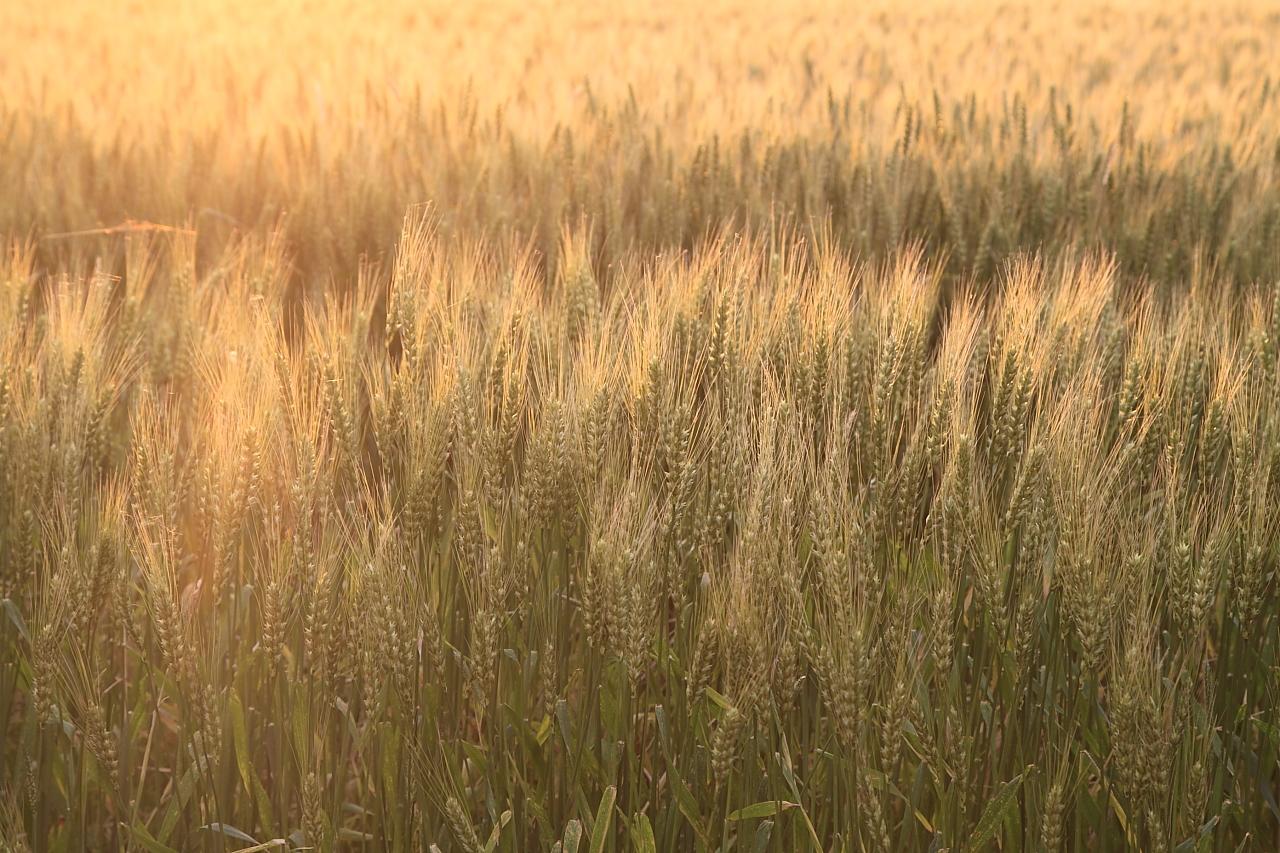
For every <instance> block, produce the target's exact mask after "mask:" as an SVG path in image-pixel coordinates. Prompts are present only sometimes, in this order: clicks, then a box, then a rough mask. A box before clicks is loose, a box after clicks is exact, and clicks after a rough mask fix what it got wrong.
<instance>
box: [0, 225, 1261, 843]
mask: <svg viewBox="0 0 1280 853" xmlns="http://www.w3.org/2000/svg"><path fill="white" fill-rule="evenodd" d="M584 238H585V235H581V234H574V233H569V234H567V235H566V236H565V238H564V241H563V243H562V247H561V252H562V257H563V258H564V262H563V263H562V264H561V267H560V271H559V273H558V275H557V276H556V278H555V280H554V281H553V282H551V283H550V284H549V285H543V284H542V283H541V280H540V279H539V278H538V277H537V275H536V274H535V272H534V269H533V267H532V266H531V261H530V259H529V258H528V257H527V256H526V255H524V254H522V253H521V252H518V251H514V250H513V251H508V250H503V249H497V248H494V244H493V243H492V242H490V243H488V244H487V246H488V248H484V247H482V246H480V245H475V246H467V245H460V244H458V243H457V242H456V241H453V242H450V243H449V244H448V245H445V244H443V243H441V242H440V241H438V240H436V239H435V238H434V236H433V235H432V232H431V228H430V227H429V226H428V225H427V224H425V221H424V219H423V218H422V217H419V216H417V215H414V216H412V217H411V218H410V219H409V220H408V222H407V224H406V227H405V231H404V233H403V235H402V237H401V239H400V241H399V245H400V248H399V251H398V255H397V258H396V261H395V264H394V269H393V270H390V271H388V272H387V273H386V274H385V275H384V274H381V273H379V272H378V271H376V270H369V271H367V272H366V273H365V274H364V275H363V276H362V278H361V280H360V281H359V282H358V283H356V284H355V285H354V286H352V287H351V288H349V292H350V293H351V294H352V295H351V296H350V297H348V298H339V297H336V296H333V297H329V298H326V299H324V300H323V301H310V302H305V303H303V304H302V305H301V307H300V308H299V306H298V304H297V303H295V302H292V301H290V300H289V299H287V298H286V296H285V284H286V274H287V264H286V263H285V259H284V258H282V257H281V256H280V255H279V251H278V249H277V248H276V247H275V245H274V244H272V243H269V242H268V243H256V242H253V241H250V242H247V243H245V244H244V245H243V246H241V247H240V248H239V249H238V250H236V251H235V252H232V253H230V254H228V255H227V256H226V257H225V259H224V260H223V261H222V263H220V264H218V265H217V266H216V267H214V268H212V269H210V270H208V271H206V272H199V271H198V270H197V267H196V266H195V264H194V260H193V258H194V255H193V252H192V251H191V242H190V238H189V237H188V236H185V235H174V236H171V237H163V238H160V237H157V238H154V239H155V240H156V242H154V243H150V244H149V243H147V242H146V238H145V235H144V236H141V237H140V236H132V237H130V238H129V240H130V241H131V242H130V243H129V246H128V252H127V256H126V257H125V263H124V270H125V272H124V275H123V276H122V277H108V276H105V275H102V274H99V275H88V276H86V277H70V278H68V277H63V278H41V277H37V276H35V275H34V274H33V273H32V271H31V269H30V265H29V263H28V261H27V258H26V256H24V255H23V253H22V252H20V251H15V252H14V253H13V254H12V256H11V258H10V259H9V262H8V263H7V265H6V266H5V268H4V271H3V274H2V289H0V554H3V561H2V562H0V567H2V573H0V591H2V594H3V598H4V614H3V615H4V619H3V630H2V631H0V637H2V638H3V658H0V661H2V662H3V669H2V670H0V720H6V721H8V730H7V732H6V733H5V736H4V741H3V742H4V750H3V752H2V753H0V775H3V778H4V779H5V780H6V785H7V786H8V787H7V789H6V791H5V793H4V809H3V811H2V812H0V819H2V820H3V824H2V828H0V835H3V837H4V838H5V839H7V844H8V845H9V846H11V847H14V848H15V849H17V848H21V847H22V846H23V845H24V844H30V845H32V846H34V847H36V848H38V849H44V848H45V847H51V848H53V849H59V847H60V846H61V847H66V846H68V845H75V846H79V845H80V844H83V845H85V846H87V847H91V848H92V847H110V846H130V847H132V848H134V849H139V850H144V849H145V850H153V851H155V850H167V849H171V848H177V849H192V848H200V847H204V848H212V849H223V848H225V849H238V848H243V847H248V846H252V845H254V844H259V843H268V842H271V840H272V839H279V840H278V841H275V842H272V843H274V844H276V845H281V846H283V845H286V844H287V845H291V846H295V847H313V848H319V849H334V848H344V849H348V848H349V849H398V850H409V849H419V848H424V847H427V846H428V845H431V844H435V845H438V846H439V847H440V849H455V850H468V851H478V850H481V849H484V850H492V849H495V848H497V849H508V850H517V849H534V848H546V847H551V846H553V845H561V846H562V849H564V850H566V851H567V850H572V849H575V848H576V847H577V846H578V844H579V843H580V842H579V839H582V841H581V843H582V844H588V843H589V844H590V845H591V846H592V849H594V850H600V849H625V848H627V847H632V848H635V849H641V850H644V849H648V850H655V849H687V848H694V847H696V848H699V849H717V848H718V849H728V848H729V847H733V848H734V849H755V850H760V849H775V850H792V849H804V848H806V847H810V846H814V847H819V846H820V847H823V848H831V847H839V848H842V849H848V850H852V849H884V850H896V849H929V848H930V847H931V846H932V847H934V848H935V849H936V848H944V847H945V848H950V849H963V850H977V849H981V848H982V847H983V846H984V845H988V844H991V843H993V842H994V843H999V844H1001V845H1002V846H1003V848H1004V849H1009V850H1022V849H1027V850H1030V849H1048V850H1056V849H1060V848H1068V849H1077V848H1085V847H1088V848H1106V849H1118V848H1123V847H1140V848H1142V849H1174V848H1175V847H1176V848H1178V849H1186V850H1189V849H1193V848H1194V849H1201V846H1202V845H1204V846H1207V847H1208V848H1210V849H1214V848H1216V849H1234V848H1235V847H1236V845H1238V844H1241V843H1243V844H1244V845H1245V846H1246V847H1247V846H1249V845H1250V844H1252V845H1261V846H1264V847H1265V846H1267V845H1269V844H1272V843H1274V842H1275V840H1276V838H1277V835H1276V833H1277V822H1276V815H1275V791H1276V789H1277V785H1278V784H1280V771H1278V770H1277V749H1278V747H1280V741H1278V738H1280V735H1278V732H1280V729H1278V728H1277V724H1278V722H1280V721H1278V720H1277V712H1276V707H1277V706H1276V701H1275V700H1276V696H1275V685H1276V683H1277V682H1276V679H1275V675H1276V667H1277V619H1276V609H1277V598H1276V589H1275V568H1276V559H1277V525H1278V522H1280V408H1278V407H1277V406H1276V404H1275V400H1276V399H1277V394H1278V392H1280V375H1278V374H1280V370H1278V367H1280V362H1278V360H1277V351H1278V347H1280V297H1278V296H1277V294H1280V291H1277V290H1275V289H1274V288H1272V289H1257V290H1255V291H1251V292H1249V293H1247V294H1245V295H1243V296H1241V297H1240V298H1237V299H1233V300H1222V299H1217V298H1215V297H1214V294H1215V291H1214V290H1212V288H1209V287H1207V286H1205V287H1203V288H1196V287H1193V288H1192V289H1191V291H1190V292H1189V293H1187V294H1186V295H1185V296H1179V297H1176V298H1168V297H1167V296H1166V295H1165V294H1164V292H1163V291H1156V290H1155V289H1154V288H1151V287H1149V286H1147V285H1144V284H1142V283H1136V284H1135V283H1134V282H1133V281H1131V280H1122V279H1120V278H1118V277H1117V276H1116V274H1115V269H1114V267H1113V266H1112V265H1111V264H1110V263H1109V262H1108V261H1107V260H1105V259H1099V258H1096V257H1078V258H1075V259H1069V260H1064V261H1062V262H1060V263H1054V264H1045V263H1038V262H1036V261H1034V260H1031V259H1023V260H1018V261H1015V262H1012V263H1011V264H1009V265H1008V266H1007V267H1006V268H1005V269H1004V270H1003V271H1002V272H1001V273H1000V274H999V275H998V277H997V280H996V285H997V286H995V287H993V288H992V289H991V290H990V291H989V292H986V293H983V294H980V293H977V292H972V293H971V292H968V291H967V290H966V289H965V288H964V287H963V285H960V286H955V285H954V283H951V284H950V285H949V286H948V287H946V288H944V287H942V285H941V278H940V273H939V271H938V269H937V268H935V267H934V266H932V265H931V264H930V263H928V262H926V261H925V260H924V259H922V257H921V256H920V255H919V254H918V253H912V252H906V253H903V254H901V255H899V256H898V257H897V258H896V260H895V261H894V262H893V263H891V264H889V265H886V266H883V267H877V268H866V267H861V266H854V265H851V264H850V262H849V260H848V259H847V258H846V257H845V256H844V255H843V254H842V252H840V251H838V250H836V249H833V248H827V247H826V244H825V243H824V242H823V241H821V240H819V241H817V242H816V243H815V242H814V241H812V240H810V241H807V242H806V241H801V240H796V239H778V240H773V241H765V242H758V241H752V240H746V239H725V240H721V241H717V242H712V243H708V244H706V245H704V246H702V247H701V248H699V249H698V250H697V251H694V252H692V253H689V254H676V255H671V256H667V257H658V258H653V257H649V258H643V259H642V258H635V259H633V262H632V263H629V264H627V265H625V266H624V267H623V268H621V269H615V270H614V271H613V275H612V278H611V280H610V282H609V283H608V284H607V285H605V284H602V283H600V282H599V281H598V280H597V278H596V274H595V272H593V270H594V267H593V264H592V258H591V257H590V256H589V255H588V254H587V252H586V250H585V247H586V246H587V245H589V241H587V240H586V239H584ZM162 241H164V242H162ZM642 260H643V261H644V262H643V263H641V261H642ZM1157 293H1159V298H1157Z"/></svg>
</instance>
